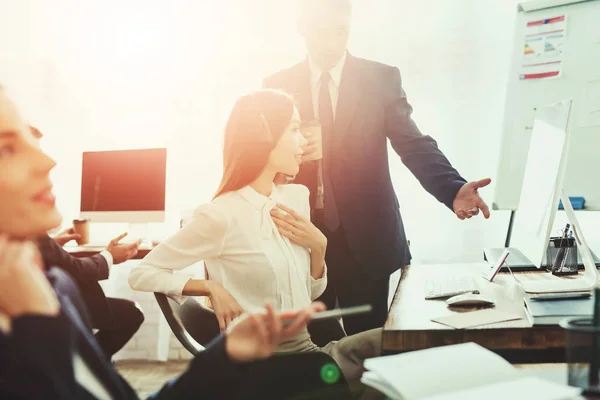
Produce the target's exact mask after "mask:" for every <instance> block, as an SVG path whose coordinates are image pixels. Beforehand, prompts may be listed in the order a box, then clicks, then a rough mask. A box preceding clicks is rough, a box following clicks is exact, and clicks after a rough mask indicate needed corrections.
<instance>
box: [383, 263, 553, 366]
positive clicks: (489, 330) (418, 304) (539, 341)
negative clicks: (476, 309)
mask: <svg viewBox="0 0 600 400" xmlns="http://www.w3.org/2000/svg"><path fill="white" fill-rule="evenodd" d="M481 265H482V264H481V263H476V264H446V265H412V266H407V267H405V268H404V270H403V272H402V276H401V278H400V282H399V284H398V288H397V289H396V293H395V295H394V300H393V301H392V305H391V307H390V312H389V314H388V319H387V321H386V323H385V326H384V330H383V352H384V353H385V354H391V353H399V352H405V351H412V350H421V349H427V348H430V347H436V346H445V345H449V344H456V343H464V342H475V343H478V344H479V345H481V346H483V347H485V348H487V349H490V350H492V351H494V352H496V353H498V354H500V355H502V356H503V357H505V358H506V359H507V360H509V361H511V362H516V363H530V362H535V363H540V362H541V363H544V362H564V358H565V355H564V349H565V338H564V332H563V330H562V328H560V327H559V326H544V327H532V326H531V323H530V322H529V320H528V319H527V317H526V314H525V309H524V307H523V294H524V293H523V291H522V289H520V288H519V287H518V286H517V285H516V284H515V282H514V279H513V277H512V276H511V275H510V274H504V273H503V274H498V275H497V276H496V278H495V279H494V282H488V281H486V280H484V279H483V278H479V268H480V267H481ZM530 274H531V273H530ZM534 274H536V273H534ZM444 275H458V276H464V275H473V276H476V277H477V279H478V284H479V287H480V292H481V293H482V294H483V295H485V296H487V297H491V298H492V299H494V300H495V301H496V309H498V310H502V311H507V312H510V313H515V314H518V315H520V316H521V317H522V319H521V320H517V321H509V322H503V323H497V324H491V325H482V326H480V327H474V328H470V329H461V330H459V329H453V328H450V327H447V326H445V325H441V324H438V323H436V322H432V321H431V319H432V318H436V317H440V316H442V315H451V314H452V313H455V312H461V311H455V310H456V309H454V310H451V309H449V308H448V307H447V305H446V303H445V301H443V300H425V297H424V290H425V281H426V280H427V279H428V278H429V279H431V278H434V277H441V276H444ZM464 311H472V308H471V309H467V310H463V312H464Z"/></svg>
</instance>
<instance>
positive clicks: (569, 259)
mask: <svg viewBox="0 0 600 400" xmlns="http://www.w3.org/2000/svg"><path fill="white" fill-rule="evenodd" d="M546 269H547V270H548V271H551V272H552V274H554V275H574V274H577V273H578V267H577V244H576V243H575V238H550V242H549V243H548V249H547V250H546Z"/></svg>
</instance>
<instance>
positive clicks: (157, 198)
mask: <svg viewBox="0 0 600 400" xmlns="http://www.w3.org/2000/svg"><path fill="white" fill-rule="evenodd" d="M166 165H167V149H143V150H118V151H95V152H84V153H83V162H82V175H81V211H87V212H89V211H164V209H165V187H166V169H167V168H166Z"/></svg>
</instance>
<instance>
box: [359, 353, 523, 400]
mask: <svg viewBox="0 0 600 400" xmlns="http://www.w3.org/2000/svg"><path fill="white" fill-rule="evenodd" d="M364 366H365V368H366V369H367V370H369V371H371V372H372V373H371V374H367V373H365V382H364V383H365V384H369V382H368V381H369V380H373V379H375V378H374V374H376V375H377V379H376V380H378V381H380V383H383V382H385V386H387V390H386V392H387V393H386V394H387V395H388V396H389V397H392V398H396V399H404V400H415V399H423V398H426V397H429V396H434V395H436V394H441V393H449V392H455V391H460V390H463V389H467V388H471V387H473V386H479V385H488V384H492V383H496V382H502V381H507V380H510V379H513V378H516V377H517V376H518V371H517V370H516V369H515V368H514V367H513V366H511V365H510V363H508V362H507V361H506V360H504V359H503V358H502V357H500V356H498V355H496V354H494V353H492V352H491V351H489V350H486V349H484V348H483V347H481V346H479V345H477V344H475V343H464V344H457V345H452V346H444V347H436V348H432V349H427V350H420V351H413V352H410V353H405V354H398V355H393V356H385V357H379V358H371V359H368V360H365V363H364ZM373 386H374V385H373ZM392 390H393V391H394V392H395V393H396V394H397V395H395V396H392V395H391V394H392Z"/></svg>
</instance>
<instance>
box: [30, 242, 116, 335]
mask: <svg viewBox="0 0 600 400" xmlns="http://www.w3.org/2000/svg"><path fill="white" fill-rule="evenodd" d="M38 248H39V249H40V253H41V255H42V258H43V260H44V265H45V266H46V268H50V267H52V266H55V267H58V268H61V269H63V270H65V271H67V272H68V273H69V275H71V277H72V278H73V279H74V280H75V282H77V286H78V287H79V290H80V292H81V294H82V296H83V300H84V301H85V304H86V306H87V308H88V310H89V312H90V315H91V316H92V326H93V327H94V328H96V329H113V328H114V324H115V322H114V318H113V315H112V312H111V311H110V308H109V306H108V302H107V301H106V296H105V294H104V291H103V290H102V288H101V287H100V284H99V283H98V281H102V280H104V279H108V272H109V268H108V263H107V262H106V259H105V258H104V257H103V256H102V255H100V254H96V255H94V256H92V257H81V258H80V257H74V256H72V255H71V254H69V252H67V251H66V250H65V249H63V248H62V246H60V245H59V244H58V243H56V241H55V240H54V239H52V238H51V237H49V236H43V237H40V238H39V239H38Z"/></svg>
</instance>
